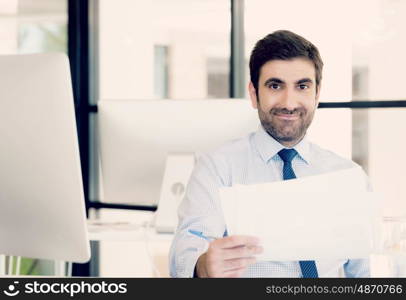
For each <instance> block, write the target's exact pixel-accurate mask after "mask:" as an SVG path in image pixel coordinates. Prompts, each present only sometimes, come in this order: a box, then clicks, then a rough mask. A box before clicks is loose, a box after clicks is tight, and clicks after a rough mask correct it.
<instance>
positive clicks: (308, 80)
mask: <svg viewBox="0 0 406 300" xmlns="http://www.w3.org/2000/svg"><path fill="white" fill-rule="evenodd" d="M302 83H313V80H311V79H310V78H302V79H299V80H298V81H296V84H302Z"/></svg>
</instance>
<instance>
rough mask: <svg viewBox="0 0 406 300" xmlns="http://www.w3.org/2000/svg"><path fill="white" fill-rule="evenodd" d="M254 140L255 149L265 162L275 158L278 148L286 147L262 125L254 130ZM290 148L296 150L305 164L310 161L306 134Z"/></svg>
mask: <svg viewBox="0 0 406 300" xmlns="http://www.w3.org/2000/svg"><path fill="white" fill-rule="evenodd" d="M254 140H255V144H256V147H257V150H258V152H259V154H260V155H261V157H262V159H263V160H264V161H265V162H268V161H269V160H270V159H273V158H275V156H276V155H278V152H279V151H280V150H282V149H284V148H286V147H285V146H284V145H282V144H281V143H279V142H278V141H277V140H275V139H274V138H273V137H272V136H271V135H269V134H268V133H267V132H266V131H265V129H264V128H263V127H262V125H260V126H259V128H258V130H257V132H255V136H254ZM292 148H294V149H295V150H296V151H297V152H298V154H299V157H300V158H301V159H302V160H304V161H305V162H306V163H307V164H309V163H310V144H309V142H308V140H307V139H306V136H305V137H304V138H303V139H302V140H301V141H300V142H299V143H298V144H296V145H295V146H294V147H292Z"/></svg>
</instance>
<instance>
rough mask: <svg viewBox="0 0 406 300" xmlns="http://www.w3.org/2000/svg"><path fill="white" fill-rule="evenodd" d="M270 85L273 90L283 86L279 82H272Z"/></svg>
mask: <svg viewBox="0 0 406 300" xmlns="http://www.w3.org/2000/svg"><path fill="white" fill-rule="evenodd" d="M269 87H270V88H271V89H273V90H279V89H280V87H281V86H280V85H279V84H277V83H271V84H270V86H269Z"/></svg>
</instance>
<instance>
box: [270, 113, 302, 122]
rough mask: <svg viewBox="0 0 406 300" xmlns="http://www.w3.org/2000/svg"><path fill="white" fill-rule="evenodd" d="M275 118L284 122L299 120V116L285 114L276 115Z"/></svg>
mask: <svg viewBox="0 0 406 300" xmlns="http://www.w3.org/2000/svg"><path fill="white" fill-rule="evenodd" d="M275 116H276V117H278V118H279V119H283V120H296V119H299V114H284V113H275Z"/></svg>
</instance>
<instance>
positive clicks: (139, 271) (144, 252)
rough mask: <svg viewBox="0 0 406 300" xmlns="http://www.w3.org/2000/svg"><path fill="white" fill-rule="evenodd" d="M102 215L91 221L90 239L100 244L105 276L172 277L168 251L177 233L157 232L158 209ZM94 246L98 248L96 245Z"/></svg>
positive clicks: (100, 263)
mask: <svg viewBox="0 0 406 300" xmlns="http://www.w3.org/2000/svg"><path fill="white" fill-rule="evenodd" d="M129 214H130V215H123V212H121V213H120V214H119V215H117V216H114V215H109V216H106V215H101V216H100V218H98V219H93V220H89V221H88V230H89V239H90V240H91V241H93V242H92V245H93V247H94V245H95V243H94V242H96V245H97V248H98V250H99V251H98V259H96V261H95V258H93V260H92V263H96V264H97V265H98V268H96V269H98V272H97V274H92V276H101V277H169V266H168V254H169V249H170V245H171V243H172V239H173V234H167V233H157V232H156V231H155V228H153V227H152V226H151V224H152V223H153V217H154V213H151V212H129ZM93 250H94V249H93Z"/></svg>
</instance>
